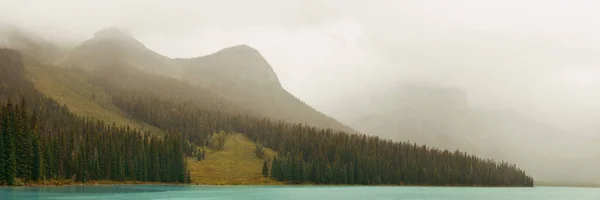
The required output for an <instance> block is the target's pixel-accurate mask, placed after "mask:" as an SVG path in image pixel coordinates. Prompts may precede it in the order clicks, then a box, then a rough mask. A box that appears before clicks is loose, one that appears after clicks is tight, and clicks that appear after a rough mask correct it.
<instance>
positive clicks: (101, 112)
mask: <svg viewBox="0 0 600 200" xmlns="http://www.w3.org/2000/svg"><path fill="white" fill-rule="evenodd" d="M25 66H26V68H25V72H26V76H27V78H28V80H30V81H31V82H32V83H33V85H34V87H35V89H36V90H38V91H39V92H41V93H42V94H44V95H47V96H49V97H51V98H53V99H54V100H56V101H57V102H58V103H59V104H63V105H66V106H67V107H69V109H70V110H71V111H72V112H73V113H75V114H77V115H79V116H85V117H90V118H93V119H99V120H103V121H105V122H108V123H115V124H116V125H118V126H131V127H134V128H139V129H141V130H144V131H149V132H152V133H159V134H164V131H162V130H160V129H158V128H156V127H154V126H151V125H149V124H146V123H143V122H139V121H137V120H134V119H131V118H129V117H128V116H127V115H126V114H125V113H123V112H122V111H121V110H120V109H119V108H117V107H116V106H114V105H113V104H112V97H111V96H110V95H109V94H107V93H106V91H104V89H103V88H101V87H99V86H98V85H95V84H93V82H92V80H91V78H90V77H89V76H88V75H87V74H86V73H85V72H82V71H80V70H70V69H65V68H58V67H55V66H48V65H44V64H41V63H38V62H35V61H28V62H26V63H25Z"/></svg>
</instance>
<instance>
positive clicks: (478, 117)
mask: <svg viewBox="0 0 600 200" xmlns="http://www.w3.org/2000/svg"><path fill="white" fill-rule="evenodd" d="M357 94H359V95H355V96H347V97H345V98H344V101H339V102H337V104H336V110H335V111H333V112H332V113H330V114H331V116H333V117H336V118H337V119H339V120H341V121H342V122H344V123H347V124H348V125H350V126H351V127H353V128H356V129H357V130H358V131H361V132H365V133H370V134H374V135H378V136H382V137H386V138H390V139H394V140H400V141H406V140H410V141H412V142H416V143H418V144H428V145H432V146H437V147H440V148H444V149H460V150H464V151H467V152H470V153H474V154H477V155H481V156H486V157H490V158H493V159H496V160H506V161H509V162H514V163H517V164H519V165H521V166H525V168H526V169H528V170H529V171H530V172H531V173H532V174H533V175H534V176H535V177H536V179H538V180H541V181H546V182H554V183H557V182H568V181H570V182H569V183H575V182H580V183H590V182H592V183H597V182H596V180H597V179H596V178H600V177H595V176H594V177H590V176H581V174H588V175H589V173H592V170H593V168H592V167H591V166H590V165H588V166H586V165H581V163H584V162H588V163H595V164H599V163H600V159H599V158H587V159H583V158H577V156H572V155H577V151H575V152H569V151H570V150H571V149H578V150H581V149H582V148H589V151H592V152H594V151H597V150H598V148H592V147H594V145H591V144H590V142H591V141H590V140H589V139H584V138H572V137H569V136H568V134H566V133H563V132H561V131H560V130H559V129H558V128H556V127H552V126H550V125H548V124H545V123H542V122H540V121H536V120H534V119H531V118H528V117H526V116H523V115H520V114H518V113H516V112H512V111H495V110H478V109H474V108H472V107H470V106H469V105H468V101H467V94H466V92H465V91H462V90H460V89H456V88H447V87H439V86H425V85H401V86H398V87H392V88H387V89H386V88H378V89H371V90H369V91H362V92H359V93H357ZM586 141H587V142H586ZM586 143H587V144H586ZM583 144H585V145H583ZM595 164H594V166H595ZM573 169H577V170H576V171H588V172H589V173H576V171H574V170H573ZM578 174H579V175H578Z"/></svg>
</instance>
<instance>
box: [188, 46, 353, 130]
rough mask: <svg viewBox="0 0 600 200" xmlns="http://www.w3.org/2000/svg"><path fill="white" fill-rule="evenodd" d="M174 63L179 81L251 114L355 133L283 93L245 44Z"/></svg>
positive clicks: (268, 69) (255, 52)
mask: <svg viewBox="0 0 600 200" xmlns="http://www.w3.org/2000/svg"><path fill="white" fill-rule="evenodd" d="M177 62H178V64H179V66H182V67H181V68H182V70H183V73H182V74H184V75H183V76H182V77H181V79H182V80H185V81H187V82H189V83H191V84H194V85H199V86H203V87H206V88H208V89H210V90H211V91H213V92H215V93H218V94H220V95H222V96H223V97H225V98H226V99H228V100H230V101H232V102H233V103H235V104H237V105H242V106H244V107H245V108H247V109H249V110H251V112H253V113H257V114H259V115H262V116H268V117H271V118H274V119H285V120H287V121H291V122H298V123H307V124H310V125H313V126H317V127H321V128H333V129H336V130H341V131H346V132H356V131H354V130H352V129H351V128H349V127H347V126H345V125H343V124H341V123H340V122H338V121H336V120H335V119H333V118H331V117H329V116H327V115H325V114H323V113H321V112H319V111H317V110H315V109H314V108H312V107H310V106H309V105H307V104H306V103H304V102H302V101H300V100H299V99H298V98H296V97H295V96H293V95H292V94H290V93H289V92H288V91H286V90H285V89H284V88H283V87H282V86H281V84H280V83H279V79H278V78H277V75H276V74H275V72H274V71H273V69H272V68H271V66H270V65H269V63H268V62H267V61H266V60H265V58H264V57H263V56H262V55H261V54H260V53H259V52H258V50H256V49H254V48H252V47H249V46H247V45H239V46H234V47H229V48H226V49H223V50H220V51H218V52H216V53H214V54H211V55H207V56H202V57H197V58H193V59H188V60H182V59H178V60H177Z"/></svg>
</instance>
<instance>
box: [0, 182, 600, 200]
mask: <svg viewBox="0 0 600 200" xmlns="http://www.w3.org/2000/svg"><path fill="white" fill-rule="evenodd" d="M0 199H1V200H12V199H15V200H34V199H35V200H37V199H69V200H75V199H90V200H92V199H110V200H121V199H128V200H141V199H169V200H185V199H210V200H228V199H245V200H258V199H261V200H262V199H265V200H268V199H272V200H276V199H277V200H278V199H286V200H307V199H311V200H312V199H327V200H337V199H339V200H359V199H360V200H363V199H368V200H386V199H394V200H397V199H402V200H439V199H449V200H464V199H467V200H468V199H476V200H478V199H485V200H538V199H539V200H571V199H573V200H588V199H589V200H592V199H593V200H597V199H600V189H596V188H567V187H535V188H473V187H393V186H173V185H105V186H64V187H11V188H7V187H5V188H0Z"/></svg>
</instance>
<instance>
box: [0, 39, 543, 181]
mask: <svg viewBox="0 0 600 200" xmlns="http://www.w3.org/2000/svg"><path fill="white" fill-rule="evenodd" d="M103 37H104V36H103ZM110 37H112V36H110ZM119 37H121V36H119ZM113 44H120V43H113ZM112 48H113V47H110V45H109V47H107V48H106V49H104V50H105V53H108V54H109V55H110V56H108V57H98V58H96V59H97V60H90V58H87V57H88V56H92V57H93V56H94V53H86V54H81V55H86V56H83V57H86V58H85V59H83V60H84V61H88V62H87V63H93V64H94V66H92V67H90V66H89V65H87V64H82V63H86V62H79V64H72V65H69V66H67V67H69V68H71V69H68V70H69V71H68V72H70V73H74V74H76V76H62V77H61V78H63V79H73V78H74V77H78V78H80V79H81V80H85V81H83V82H81V83H86V84H90V85H92V86H90V88H94V89H93V91H98V92H102V95H100V96H101V99H99V100H93V98H92V99H91V100H90V101H97V102H94V103H95V104H97V105H99V108H101V109H103V110H104V111H101V112H105V111H107V112H110V113H113V114H118V116H120V117H124V118H127V120H124V122H123V124H129V125H131V127H129V128H128V127H127V126H117V125H116V124H115V125H108V124H110V123H106V122H102V121H97V119H95V117H94V114H91V115H88V116H87V117H94V118H93V119H91V118H84V117H81V115H85V114H81V113H85V112H79V114H78V113H75V114H74V113H73V112H71V111H70V110H69V108H68V107H77V105H74V104H73V103H72V102H77V101H70V100H68V101H65V102H71V103H68V104H67V105H66V106H59V104H57V103H56V101H55V100H53V95H48V96H44V95H43V94H42V93H40V90H38V88H40V87H39V86H36V87H34V84H32V83H31V82H30V80H27V79H25V72H24V69H23V65H24V64H25V65H27V64H30V63H35V62H29V61H28V62H24V61H23V60H22V59H21V58H20V56H19V54H18V53H16V52H14V51H10V50H6V52H12V53H9V54H10V55H13V54H14V55H13V56H12V57H11V56H8V57H7V58H4V59H5V61H6V62H7V63H9V64H6V65H4V68H0V70H2V71H1V72H2V73H0V74H9V75H7V76H6V77H5V78H6V79H5V80H12V79H14V78H15V77H20V78H19V80H18V81H16V82H15V81H14V80H13V81H7V82H5V83H4V84H2V85H1V86H2V87H3V88H2V90H1V91H2V94H7V95H4V96H3V97H2V99H1V100H2V101H3V102H7V101H8V98H9V97H11V98H12V99H20V98H24V99H26V102H28V103H27V104H28V106H26V107H27V108H32V109H33V110H35V109H38V110H44V109H46V110H56V111H52V112H51V113H54V112H59V113H62V114H55V115H52V116H54V117H44V116H48V115H43V114H41V115H36V116H39V117H36V118H39V119H40V120H39V121H40V123H38V124H45V125H44V126H40V129H38V130H39V135H40V136H39V139H40V141H42V142H40V143H42V144H41V145H39V146H41V147H40V149H41V151H42V150H46V149H48V150H46V151H48V152H49V153H48V155H45V154H42V155H44V156H43V157H42V158H41V160H42V163H43V164H42V166H47V167H49V168H48V169H47V171H44V174H45V176H46V177H45V178H46V179H59V180H62V179H73V180H77V181H87V180H116V181H123V180H142V181H162V182H188V181H192V182H202V180H195V181H194V180H190V178H189V177H202V176H201V175H198V174H196V175H194V174H192V175H189V172H188V171H186V170H187V169H186V168H187V167H188V166H198V165H200V166H202V165H203V163H202V162H203V160H202V159H199V160H200V161H197V162H194V163H192V164H191V165H189V164H188V165H186V164H182V163H185V158H184V157H188V158H187V159H191V157H195V158H198V155H204V153H203V154H199V153H198V151H197V149H198V147H200V149H206V148H205V147H206V146H213V144H214V142H215V140H217V139H218V138H219V137H218V135H219V134H217V135H215V133H217V132H228V133H236V132H237V133H241V134H242V135H243V136H245V137H247V138H249V139H250V140H251V141H253V142H256V143H257V144H258V143H260V144H262V145H264V147H267V148H270V149H272V150H273V151H275V152H277V156H269V157H266V158H265V162H263V164H264V166H265V167H264V169H263V170H262V171H261V172H262V173H263V174H264V176H266V177H271V178H272V179H275V180H279V181H282V182H289V183H302V182H309V183H318V184H419V185H461V186H462V185H464V186H471V185H485V186H532V185H533V179H532V178H531V177H530V176H528V175H527V174H526V173H525V172H524V171H523V170H522V169H520V168H518V167H516V166H515V165H513V164H508V163H504V162H495V161H492V160H489V159H483V158H480V157H476V156H473V155H468V154H466V153H464V152H459V151H446V150H441V149H437V148H430V147H427V146H422V145H417V144H414V143H409V142H394V141H391V140H384V139H381V138H378V137H374V136H367V135H362V134H355V133H352V132H346V131H343V130H342V131H340V129H336V128H335V127H329V128H323V127H321V126H317V125H313V124H310V123H308V124H306V123H303V122H302V121H301V122H302V123H299V122H298V121H294V120H290V121H288V120H282V119H281V118H279V117H274V118H268V117H265V116H264V114H258V113H256V112H253V111H252V110H249V109H248V107H245V106H243V105H240V104H239V102H235V101H234V100H230V99H229V98H228V97H227V95H221V94H220V93H219V90H214V86H211V85H210V84H209V83H202V82H198V83H196V84H198V85H195V84H193V85H192V84H190V83H188V82H185V81H181V80H179V79H177V78H174V77H168V76H164V75H161V74H158V73H156V72H149V71H146V70H144V67H138V64H137V63H136V62H123V58H124V57H122V55H121V54H120V53H118V52H119V51H117V50H114V51H113V50H112ZM92 49H94V48H92ZM80 50H81V49H79V48H76V49H75V50H74V51H80ZM70 55H71V56H72V55H76V54H75V53H72V54H70ZM243 55H246V53H243ZM126 57H127V56H126ZM13 58H17V59H13ZM127 58H129V57H127ZM232 59H233V58H232ZM15 60H16V61H15ZM74 60H76V59H72V58H69V57H68V58H67V59H66V61H65V64H68V63H77V62H71V61H74ZM241 60H244V59H241ZM90 61H94V62H90ZM95 61H97V62H95ZM11 62H16V63H17V64H14V63H12V64H11ZM190 66H196V65H195V64H194V65H190ZM48 67H52V66H48ZM209 67H210V65H209ZM26 68H28V69H34V70H36V69H35V66H28V67H26ZM57 69H59V68H57ZM37 70H39V69H37ZM60 70H63V69H60ZM5 72H6V73H5ZM40 74H41V75H40ZM43 74H45V73H38V74H34V73H32V74H31V75H30V76H29V78H30V79H31V80H33V81H35V79H34V78H35V77H36V76H38V79H40V77H39V76H43ZM58 74H60V73H58ZM224 77H227V76H225V75H224ZM235 77H236V76H232V77H231V78H230V79H235ZM41 78H42V79H44V77H41ZM47 79H48V78H47V77H46V78H45V79H44V80H47ZM226 79H227V78H224V80H226ZM265 79H266V81H265V83H264V84H272V83H276V82H278V81H276V79H272V78H268V77H265ZM56 82H57V83H59V85H60V84H64V83H65V81H64V80H63V81H56ZM73 82H77V81H75V80H71V81H66V83H73ZM261 84H263V83H262V82H257V84H255V85H261ZM25 86H27V88H26V90H24V88H25ZM223 86H227V85H222V86H219V87H223ZM266 87H268V86H260V88H262V89H264V88H266ZM64 88H65V90H69V91H77V90H78V89H74V88H73V87H64ZM211 88H213V89H211ZM23 91H27V92H23ZM45 91H46V92H48V93H56V90H45ZM265 91H268V90H265ZM74 93H75V94H77V95H66V96H69V97H68V98H76V96H78V95H83V96H86V98H83V99H87V98H88V97H87V96H90V95H89V94H86V93H85V92H81V91H79V92H74ZM265 94H270V93H265ZM54 96H56V95H54ZM36 99H44V100H43V101H42V100H36ZM69 104H70V105H69ZM3 105H5V107H6V108H7V109H6V110H7V111H6V112H2V113H3V114H5V116H7V117H4V115H3V117H2V119H3V120H4V119H9V121H10V120H11V119H13V117H11V113H17V112H15V111H12V110H15V109H9V107H11V106H7V105H8V103H6V104H3ZM280 105H281V104H280ZM90 107H91V106H83V107H79V108H84V110H86V111H88V112H92V113H93V112H94V111H93V110H92V109H89V108H90ZM46 112H49V111H43V112H42V111H38V112H36V113H46ZM281 112H283V111H281ZM286 112H287V111H286ZM292 114H293V113H292ZM292 114H289V113H288V114H287V115H292ZM22 118H32V117H30V116H29V117H22ZM41 122H43V123H41ZM12 124H15V123H11V122H9V123H6V125H2V128H3V130H8V131H5V132H3V136H7V137H8V138H14V137H13V136H14V135H15V134H22V133H24V132H27V131H13V130H12V129H11V128H10V127H11V126H12ZM136 124H137V126H139V124H144V125H148V126H151V127H154V128H155V129H159V130H161V132H162V133H164V134H159V135H157V134H149V133H145V132H144V131H141V130H139V129H138V128H132V127H135V126H136ZM23 127H25V126H23ZM29 127H35V126H34V125H33V124H32V125H30V126H29ZM23 130H24V129H23ZM32 130H33V129H32ZM5 133H6V134H5ZM28 135H33V134H28ZM33 138H35V137H33ZM32 140H33V139H32ZM3 141H12V139H7V140H3ZM113 141H114V142H113ZM18 143H19V144H28V143H29V142H18ZM3 144H6V145H4V146H7V147H8V148H4V147H3V148H4V150H3V152H4V154H3V156H5V157H4V159H5V161H11V160H12V159H13V156H12V155H13V154H14V152H17V151H15V150H14V148H13V147H12V146H11V145H12V144H14V142H13V143H12V144H11V142H4V143H3ZM32 146H33V145H32ZM59 147H60V148H61V150H60V151H59V150H56V149H57V148H59ZM7 149H8V150H7ZM216 149H217V151H218V149H219V148H216ZM34 152H35V151H34ZM66 152H73V153H72V154H67V153H66ZM44 153H45V152H44ZM25 154H27V153H25ZM33 157H35V156H33ZM27 160H30V159H27ZM33 160H35V159H33ZM89 160H91V161H89ZM267 160H268V162H267ZM88 161H89V162H88ZM188 161H189V160H188ZM11 162H12V161H11ZM44 163H46V164H44ZM48 163H50V164H48ZM157 163H158V164H157ZM188 163H189V162H188ZM17 164H18V162H16V163H15V165H12V164H10V165H8V167H6V166H5V167H4V168H3V169H9V171H11V170H10V169H11V168H12V167H13V166H15V168H19V169H23V170H24V171H29V167H27V166H31V165H26V164H24V165H17ZM205 164H208V162H206V163H205ZM257 164H259V165H260V163H257ZM21 166H22V167H21ZM140 166H143V167H141V168H140ZM42 168H43V169H45V168H44V167H42ZM257 169H258V168H257ZM47 172H49V173H50V175H51V176H50V177H48V173H47ZM53 173H54V174H56V175H52V174H53ZM193 173H194V172H193ZM195 173H203V172H202V171H200V172H195ZM257 173H259V172H257ZM9 178H10V177H9ZM20 178H23V180H29V179H28V178H29V177H28V176H20ZM4 180H8V179H4ZM31 180H35V179H33V178H31Z"/></svg>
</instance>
